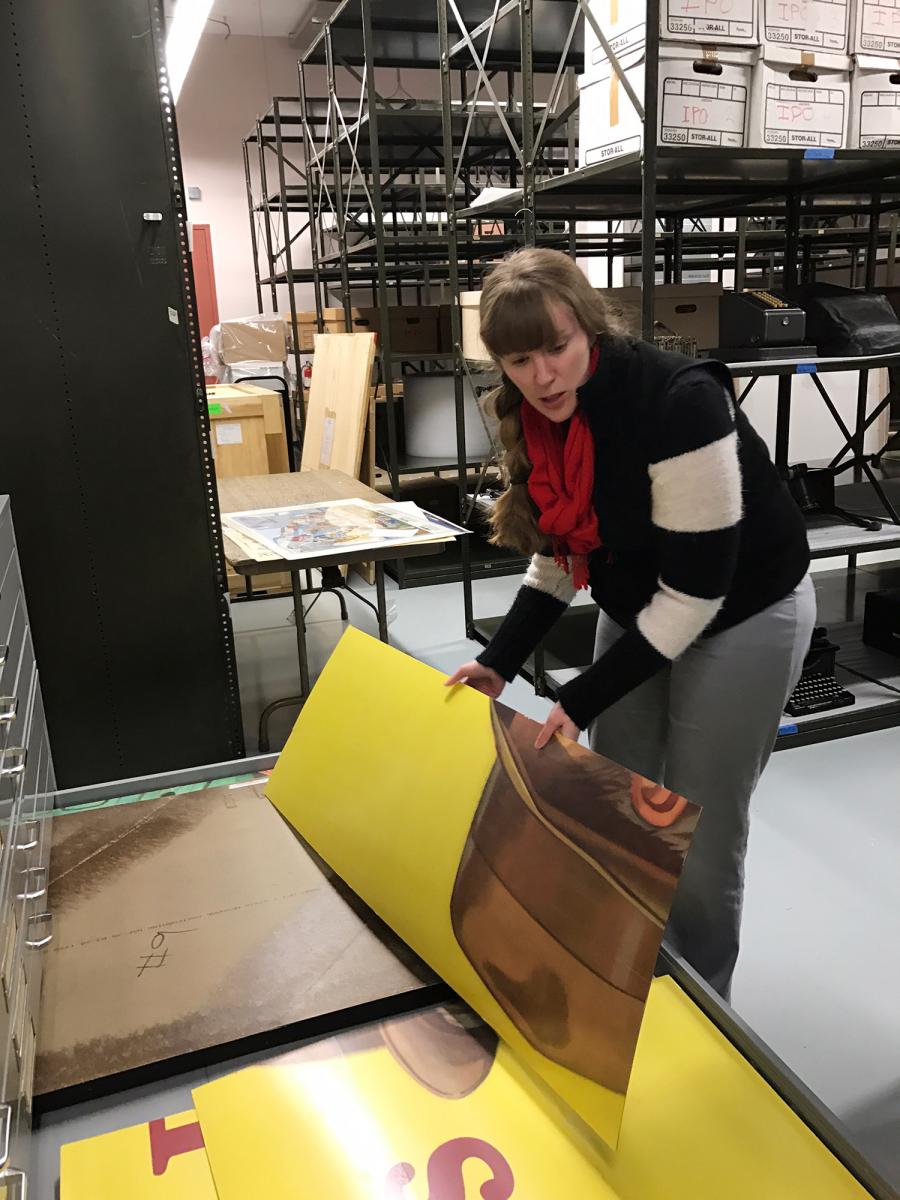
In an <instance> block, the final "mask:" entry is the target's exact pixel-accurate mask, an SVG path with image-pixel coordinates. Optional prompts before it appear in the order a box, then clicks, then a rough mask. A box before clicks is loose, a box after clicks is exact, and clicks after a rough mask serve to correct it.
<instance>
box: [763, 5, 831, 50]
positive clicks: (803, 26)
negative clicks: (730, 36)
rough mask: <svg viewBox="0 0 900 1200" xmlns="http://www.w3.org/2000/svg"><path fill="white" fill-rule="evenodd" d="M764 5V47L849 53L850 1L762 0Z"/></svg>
mask: <svg viewBox="0 0 900 1200" xmlns="http://www.w3.org/2000/svg"><path fill="white" fill-rule="evenodd" d="M760 5H761V10H760V14H759V40H760V44H761V45H762V46H766V47H769V48H772V47H775V46H782V47H793V48H795V49H797V50H822V51H824V52H826V53H830V54H846V53H847V50H848V45H849V22H850V3H849V0H760Z"/></svg>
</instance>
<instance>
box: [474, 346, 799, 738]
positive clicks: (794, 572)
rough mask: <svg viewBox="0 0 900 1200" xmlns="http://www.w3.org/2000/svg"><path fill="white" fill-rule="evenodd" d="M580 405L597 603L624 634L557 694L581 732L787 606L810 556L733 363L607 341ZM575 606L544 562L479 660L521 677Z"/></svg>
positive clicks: (560, 576)
mask: <svg viewBox="0 0 900 1200" xmlns="http://www.w3.org/2000/svg"><path fill="white" fill-rule="evenodd" d="M578 395H579V401H580V403H581V405H582V408H583V410H584V412H585V413H586V415H587V417H588V420H589V423H590V426H591V431H592V433H593V435H594V443H595V483H594V507H595V509H596V512H597V520H598V524H599V528H600V536H601V538H602V539H603V546H602V547H601V548H600V549H599V550H597V551H595V552H594V553H593V554H592V555H591V558H590V583H591V593H592V595H593V597H594V599H595V600H596V601H597V603H598V604H599V605H600V607H601V608H602V609H604V610H605V611H606V612H607V613H608V614H609V615H610V616H611V617H612V618H613V620H615V621H617V622H618V623H619V624H620V625H622V626H623V628H624V629H625V633H624V635H623V636H622V637H621V638H620V639H619V641H618V642H616V644H615V645H613V646H612V647H611V648H610V649H609V650H608V651H607V652H606V653H605V654H604V655H603V656H602V657H601V658H600V659H599V661H597V662H595V663H594V664H593V666H592V667H590V668H589V669H588V670H587V671H585V672H584V673H583V674H582V675H581V676H580V677H579V678H577V679H575V680H573V681H572V682H571V683H568V684H566V685H565V686H564V687H563V688H562V689H561V690H560V702H561V704H562V706H563V708H564V709H565V711H566V713H567V714H568V715H569V716H570V717H571V719H572V720H573V721H574V722H575V723H576V724H577V725H578V726H579V727H580V728H582V729H583V728H585V727H586V726H587V725H588V724H590V722H591V721H592V720H593V719H594V717H596V716H597V715H598V714H599V713H601V712H602V711H603V709H605V708H607V707H608V706H609V705H611V704H613V703H615V701H617V700H619V699H621V697H622V696H624V695H626V694H627V693H628V692H630V691H631V690H632V688H635V687H637V686H638V684H640V683H643V682H644V680H646V679H649V678H650V677H651V676H652V675H654V674H655V673H656V672H657V671H658V670H660V669H661V668H662V667H663V666H665V664H666V663H669V662H671V661H672V660H673V659H676V658H677V657H678V656H679V655H680V654H682V653H683V652H684V651H685V650H686V649H687V648H688V647H689V646H690V645H691V644H692V643H693V642H694V641H696V639H697V638H698V637H700V636H701V635H704V634H705V635H707V636H709V635H712V634H714V633H717V632H719V631H720V630H722V629H727V628H729V627H730V626H732V625H737V624H738V623H739V622H741V621H744V620H746V619H747V618H748V617H751V616H754V615H755V614H756V613H759V612H762V610H763V609H764V608H768V607H769V605H771V604H774V603H776V602H777V601H779V600H781V599H783V598H784V597H785V596H786V595H788V594H789V593H790V592H791V591H792V590H793V589H794V588H795V587H796V586H797V584H798V583H799V582H800V581H801V579H802V578H803V576H804V575H805V573H806V570H807V568H808V566H809V550H808V546H807V541H806V527H805V524H804V521H803V517H802V515H801V513H800V511H799V509H798V508H797V506H796V504H795V503H794V501H793V500H792V498H791V496H790V494H789V493H788V491H787V488H786V487H785V485H784V484H783V482H782V481H781V479H780V478H779V475H778V473H777V471H776V470H775V467H774V466H773V464H772V462H771V459H770V458H769V453H768V450H767V448H766V445H765V443H764V442H763V441H762V439H761V438H760V437H759V435H758V434H757V433H756V432H755V430H754V429H753V427H752V426H751V425H750V423H749V421H748V420H747V418H746V417H745V416H744V414H743V413H742V412H741V411H740V410H739V409H737V408H736V406H735V403H734V388H733V384H732V381H731V376H730V374H729V372H728V370H727V368H726V367H725V366H724V365H723V364H721V363H717V362H714V361H712V360H706V361H704V362H702V363H698V362H697V361H696V360H692V359H686V358H683V357H682V356H681V355H677V354H668V353H664V352H662V351H659V350H657V349H655V347H653V346H650V345H648V344H647V343H645V342H638V341H633V340H631V339H624V338H613V337H605V338H602V339H601V344H600V357H599V361H598V364H597V369H596V371H595V372H594V374H593V376H592V377H591V378H590V379H589V380H588V381H587V383H586V384H585V385H584V386H583V387H582V388H581V389H580V390H579V393H578ZM574 594H575V593H574V588H573V586H572V581H571V577H570V576H569V575H568V574H566V572H565V571H564V570H563V569H562V568H560V567H558V566H557V565H556V564H555V562H554V561H553V558H552V557H550V556H549V555H535V557H534V559H533V560H532V563H531V566H530V567H529V569H528V572H527V574H526V576H525V579H524V581H523V584H522V587H521V588H520V589H519V593H518V595H517V597H516V599H515V601H514V603H513V606H512V608H511V609H510V611H509V614H508V615H507V617H506V619H505V620H504V622H503V624H502V625H501V627H500V629H499V630H498V631H497V633H496V634H495V636H494V638H493V639H492V641H491V642H490V644H489V645H488V646H487V647H486V648H485V650H484V651H483V652H482V653H481V654H480V655H479V658H478V661H479V662H481V663H484V664H485V665H486V666H490V667H493V668H494V670H496V671H498V672H499V673H500V674H501V675H502V676H503V677H504V678H505V679H512V678H514V676H515V675H516V673H517V672H518V670H519V669H520V668H521V666H522V664H523V663H524V662H525V660H526V659H527V658H528V656H529V655H530V654H531V653H532V652H533V650H534V648H535V646H537V644H538V643H539V642H540V641H541V640H542V639H543V637H544V636H545V635H546V634H547V633H548V632H549V630H550V629H551V628H552V626H553V625H554V624H555V622H556V621H557V620H558V619H559V617H560V616H561V615H562V613H563V612H565V610H566V608H567V606H568V605H569V603H570V602H571V601H572V599H573V598H574Z"/></svg>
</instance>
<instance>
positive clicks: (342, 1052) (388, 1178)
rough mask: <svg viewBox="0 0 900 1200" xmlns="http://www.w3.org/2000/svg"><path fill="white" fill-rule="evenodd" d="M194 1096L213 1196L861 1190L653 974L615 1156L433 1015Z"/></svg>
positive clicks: (756, 1197) (501, 1053)
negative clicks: (209, 1167)
mask: <svg viewBox="0 0 900 1200" xmlns="http://www.w3.org/2000/svg"><path fill="white" fill-rule="evenodd" d="M194 1102H195V1105H196V1108H197V1112H198V1114H199V1116H200V1122H201V1125H202V1127H203V1133H204V1137H205V1139H206V1145H207V1151H208V1154H209V1161H210V1166H211V1168H212V1171H213V1176H214V1179H215V1182H216V1187H217V1189H218V1196H219V1200H246V1197H248V1196H250V1195H252V1196H254V1197H255V1196H257V1195H258V1196H260V1197H263V1196H264V1197H265V1200H296V1198H297V1197H299V1196H304V1197H305V1196H310V1197H319V1196H323V1197H324V1196H327V1197H328V1200H476V1197H479V1196H484V1197H486V1198H489V1200H551V1198H552V1200H556V1198H557V1197H559V1198H560V1200H563V1198H565V1200H575V1198H578V1200H581V1198H582V1197H585V1198H587V1197H590V1200H614V1198H615V1200H724V1198H725V1197H727V1200H762V1198H765V1200H800V1198H801V1197H802V1198H804V1200H805V1198H806V1197H810V1198H812V1197H815V1200H864V1197H865V1196H866V1195H867V1193H866V1192H865V1190H864V1189H863V1188H862V1187H861V1186H860V1185H859V1184H857V1183H856V1182H855V1180H853V1178H852V1177H851V1176H850V1175H849V1174H848V1173H847V1171H845V1169H844V1168H843V1167H842V1166H841V1165H840V1164H839V1163H838V1162H837V1160H836V1159H834V1158H833V1156H832V1155H831V1154H830V1153H829V1152H828V1151H827V1150H826V1149H825V1147H824V1146H823V1145H822V1144H821V1142H819V1141H818V1139H817V1138H816V1137H815V1136H814V1134H812V1133H811V1132H810V1130H809V1129H808V1128H807V1127H806V1126H805V1125H804V1124H803V1123H802V1122H801V1121H800V1119H799V1118H798V1117H797V1116H796V1115H795V1114H794V1113H793V1112H792V1111H791V1110H790V1109H789V1108H788V1106H787V1105H786V1104H785V1103H784V1102H783V1101H782V1100H781V1099H779V1097H778V1096H777V1095H776V1094H775V1093H774V1092H773V1091H772V1090H771V1089H770V1088H769V1087H768V1086H767V1085H766V1084H765V1083H764V1082H763V1080H762V1079H761V1078H760V1077H759V1076H758V1075H757V1074H756V1072H755V1071H754V1070H753V1069H752V1067H750V1066H749V1064H748V1063H747V1062H746V1061H745V1060H744V1059H743V1058H742V1056H741V1055H740V1054H739V1053H738V1052H737V1051H736V1050H735V1049H734V1048H733V1047H732V1046H731V1045H730V1044H729V1043H728V1042H727V1041H726V1040H725V1038H724V1037H722V1035H721V1034H720V1033H719V1032H718V1031H717V1030H716V1029H715V1028H714V1027H713V1026H712V1024H711V1023H710V1022H709V1021H708V1020H707V1018H706V1017H704V1016H703V1014H702V1013H701V1012H700V1011H699V1010H698V1009H697V1008H696V1006H695V1005H694V1004H693V1003H692V1001H691V1000H690V999H689V998H688V997H687V996H686V995H685V994H684V993H683V992H682V991H681V989H680V988H679V987H678V986H677V984H675V983H674V982H673V981H672V980H669V979H659V980H656V981H655V982H654V984H653V987H652V988H651V992H650V997H649V1000H648V1004H647V1013H646V1017H645V1020H644V1026H643V1029H642V1033H641V1040H640V1045H639V1048H638V1054H637V1057H636V1060H635V1066H634V1073H633V1078H632V1082H631V1086H630V1088H629V1094H628V1102H627V1104H626V1106H625V1116H624V1120H623V1125H622V1133H621V1137H620V1140H619V1147H618V1150H616V1151H613V1150H611V1149H609V1148H608V1147H607V1146H606V1145H605V1144H604V1143H603V1142H601V1141H600V1140H599V1139H598V1138H597V1137H596V1136H595V1135H594V1134H593V1133H592V1132H591V1131H590V1130H589V1129H588V1128H587V1126H585V1125H584V1123H583V1122H581V1121H580V1120H578V1118H576V1117H575V1116H574V1114H573V1113H572V1112H571V1110H570V1109H568V1108H567V1106H565V1105H564V1104H562V1103H561V1102H560V1100H559V1098H558V1097H557V1096H556V1095H555V1094H554V1093H553V1092H551V1091H550V1089H549V1088H547V1087H546V1085H545V1084H543V1083H542V1082H541V1081H540V1080H538V1079H537V1078H536V1077H535V1076H534V1075H533V1074H532V1073H530V1072H528V1071H526V1070H525V1069H524V1068H523V1067H522V1065H521V1063H520V1062H518V1061H517V1059H516V1058H515V1056H514V1055H513V1054H512V1053H511V1052H510V1050H509V1049H508V1048H507V1047H505V1046H504V1045H503V1044H502V1043H500V1044H499V1045H497V1043H496V1039H493V1040H492V1039H491V1038H490V1037H489V1036H488V1035H487V1031H486V1030H484V1029H483V1028H482V1029H481V1030H480V1031H479V1030H477V1029H476V1030H471V1029H470V1030H469V1031H468V1032H466V1031H465V1030H462V1029H461V1028H460V1027H459V1025H458V1024H455V1022H454V1021H453V1020H452V1019H451V1014H449V1013H448V1012H447V1010H445V1009H430V1010H427V1011H426V1012H425V1013H421V1014H413V1015H412V1016H409V1017H400V1018H396V1019H394V1020H391V1021H388V1022H384V1023H382V1024H381V1025H379V1026H372V1027H369V1028H368V1029H366V1030H362V1031H355V1032H353V1033H351V1034H349V1035H341V1036H340V1037H338V1038H333V1039H330V1040H329V1041H327V1042H323V1043H318V1044H316V1045H314V1046H312V1047H306V1048H305V1049H303V1050H301V1051H299V1052H298V1053H297V1054H296V1055H287V1056H284V1057H283V1058H282V1059H279V1060H275V1061H274V1062H273V1063H271V1064H267V1065H261V1066H255V1067H251V1068H249V1069H247V1070H245V1071H241V1072H239V1073H237V1074H234V1075H231V1076H228V1077H226V1078H223V1079H220V1080H217V1081H216V1082H214V1083H210V1084H207V1085H205V1086H203V1087H200V1088H198V1089H196V1090H195V1092H194ZM63 1200H67V1198H66V1197H65V1196H64V1197H63Z"/></svg>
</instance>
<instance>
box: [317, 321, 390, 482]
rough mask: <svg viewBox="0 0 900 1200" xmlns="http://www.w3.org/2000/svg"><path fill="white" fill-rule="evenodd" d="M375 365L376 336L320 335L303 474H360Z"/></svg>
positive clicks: (353, 334)
mask: <svg viewBox="0 0 900 1200" xmlns="http://www.w3.org/2000/svg"><path fill="white" fill-rule="evenodd" d="M374 360H375V335H374V334H373V333H330V334H328V335H327V336H326V335H324V334H320V335H319V336H317V338H316V357H315V359H314V361H313V372H312V383H311V385H310V389H309V407H308V410H307V423H306V435H305V437H304V440H303V460H302V462H301V464H300V465H301V470H304V471H315V470H326V471H343V472H344V473H345V474H346V475H351V476H354V477H357V476H358V475H359V472H360V467H361V464H362V451H363V441H364V439H365V430H366V419H367V416H368V413H369V386H370V384H371V376H372V363H373V362H374Z"/></svg>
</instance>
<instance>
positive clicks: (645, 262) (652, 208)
mask: <svg viewBox="0 0 900 1200" xmlns="http://www.w3.org/2000/svg"><path fill="white" fill-rule="evenodd" d="M658 80H659V0H647V53H646V59H645V68H644V158H643V163H642V166H641V332H642V335H643V337H644V338H645V339H646V340H647V341H652V340H653V328H654V290H655V287H656V162H657V149H656V140H657V132H656V130H657V125H658V123H659V122H658V114H659V87H658Z"/></svg>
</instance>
